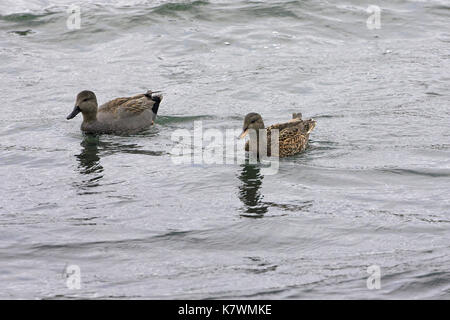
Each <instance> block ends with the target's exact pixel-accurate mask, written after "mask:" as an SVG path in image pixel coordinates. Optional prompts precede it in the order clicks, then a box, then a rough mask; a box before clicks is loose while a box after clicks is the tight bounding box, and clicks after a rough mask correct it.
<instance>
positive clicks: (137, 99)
mask: <svg viewBox="0 0 450 320" xmlns="http://www.w3.org/2000/svg"><path fill="white" fill-rule="evenodd" d="M154 104H155V101H153V100H152V99H151V96H150V97H149V96H147V95H145V94H139V95H136V96H133V97H125V98H117V99H114V100H111V101H109V102H107V103H105V104H103V105H102V106H101V107H100V108H99V112H106V113H109V114H112V115H114V116H116V117H117V116H119V115H121V116H123V115H127V116H133V115H139V114H140V113H142V112H143V111H145V110H148V109H152V107H153V105H154Z"/></svg>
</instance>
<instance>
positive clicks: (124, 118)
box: [67, 90, 162, 134]
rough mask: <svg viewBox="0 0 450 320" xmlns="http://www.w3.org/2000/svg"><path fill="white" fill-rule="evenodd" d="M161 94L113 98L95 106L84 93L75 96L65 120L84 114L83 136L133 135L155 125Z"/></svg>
mask: <svg viewBox="0 0 450 320" xmlns="http://www.w3.org/2000/svg"><path fill="white" fill-rule="evenodd" d="M159 92H160V91H155V92H152V91H151V90H148V91H147V92H146V93H143V94H138V95H136V96H132V97H125V98H116V99H114V100H111V101H108V102H106V103H104V104H102V105H101V106H100V107H98V103H97V97H96V95H95V93H94V92H92V91H90V90H84V91H81V92H80V93H78V95H77V98H76V102H75V107H74V108H73V111H72V112H71V113H70V114H69V115H68V116H67V120H70V119H73V118H75V117H76V116H77V115H78V114H79V113H81V114H82V115H83V122H82V123H81V131H83V132H85V133H94V134H102V133H133V132H138V131H140V130H143V129H146V128H148V127H150V126H152V125H153V124H154V123H155V119H156V115H157V113H158V108H159V105H160V103H161V100H162V95H161V94H157V93H159Z"/></svg>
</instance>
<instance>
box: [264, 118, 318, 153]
mask: <svg viewBox="0 0 450 320" xmlns="http://www.w3.org/2000/svg"><path fill="white" fill-rule="evenodd" d="M315 126H316V122H315V121H314V120H312V119H309V120H301V119H293V120H291V121H289V122H285V123H280V124H275V125H272V126H270V127H268V128H267V147H268V149H269V152H270V147H271V131H272V130H274V129H277V130H279V139H278V140H279V154H278V156H279V157H281V158H282V157H288V156H292V155H294V154H297V153H300V152H302V151H304V150H305V149H306V147H307V146H308V141H309V133H310V132H311V131H312V130H313V129H314V127H315ZM270 154H271V152H270Z"/></svg>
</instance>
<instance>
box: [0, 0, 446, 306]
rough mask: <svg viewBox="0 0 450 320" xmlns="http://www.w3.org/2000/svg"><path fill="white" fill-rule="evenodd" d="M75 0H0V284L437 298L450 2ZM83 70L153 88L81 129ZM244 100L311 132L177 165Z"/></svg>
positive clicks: (127, 295)
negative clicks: (254, 158)
mask: <svg viewBox="0 0 450 320" xmlns="http://www.w3.org/2000/svg"><path fill="white" fill-rule="evenodd" d="M74 2H75V1H69V0H32V1H24V0H23V1H18V0H14V1H13V0H1V1H0V75H1V76H0V96H1V107H0V110H1V112H0V194H1V196H0V298H1V299H69V298H74V299H80V298H81V299H91V298H92V299H116V298H117V299H140V298H143V299H225V298H236V299H341V298H342V299H449V298H450V230H449V229H450V200H449V198H450V197H449V194H450V130H449V124H450V107H449V105H450V104H449V102H450V90H449V88H450V86H449V84H450V71H449V70H450V59H449V58H450V2H449V1H436V0H431V1H418V0H417V1H414V0H395V1H387V0H380V1H375V0H374V1H369V2H364V1H356V0H337V1H326V0H317V1H312V0H305V1H294V0H292V1H284V0H276V1H268V0H267V1H265V0H263V1H250V0H245V1H244V0H236V1H231V0H214V1H175V0H173V1H172V0H171V1H162V0H159V1H151V0H147V1H146V0H133V1H121V0H111V1H106V0H93V1H87V0H84V1H77V4H78V5H79V6H80V9H81V11H80V28H79V29H76V28H75V29H74V28H69V26H70V24H69V25H68V22H67V21H68V19H69V17H70V15H71V12H70V11H68V8H69V6H70V5H71V4H73V3H74ZM370 5H375V6H378V7H379V8H380V12H379V13H380V15H379V18H380V19H379V22H380V24H379V25H378V28H373V27H374V26H375V25H374V24H370V23H369V22H370V21H372V22H373V21H374V20H370V17H371V15H372V14H373V13H370V12H368V11H367V8H368V7H369V6H370ZM368 19H369V22H368ZM84 89H90V90H93V91H94V92H95V93H96V94H97V97H98V100H99V101H100V102H106V101H108V100H110V99H113V98H116V97H121V96H130V95H134V94H138V93H143V92H145V91H146V90H147V89H153V90H163V92H164V100H163V101H162V103H161V107H160V109H159V113H158V115H159V118H158V119H157V121H156V125H155V126H153V127H152V128H150V129H149V130H147V131H145V132H142V133H139V134H135V135H101V136H96V137H94V136H88V135H83V134H82V133H81V131H80V128H79V127H80V123H81V119H80V118H81V117H77V118H75V119H73V120H71V121H66V120H65V117H66V116H67V115H68V114H69V113H70V111H71V110H72V108H73V105H74V102H75V96H76V94H77V93H78V92H79V91H81V90H84ZM248 112H258V113H260V114H261V115H262V116H263V118H264V121H265V123H266V124H272V123H278V122H281V121H286V120H288V119H289V118H290V117H291V114H292V113H293V112H302V113H303V116H304V117H305V118H310V117H312V118H314V119H315V120H316V121H317V126H316V128H315V130H314V131H313V132H312V134H311V137H310V145H309V148H308V149H307V150H306V151H305V152H304V153H302V154H299V155H297V156H293V157H289V158H284V159H282V160H281V161H280V163H279V171H278V173H277V174H274V175H268V174H264V173H263V170H262V168H261V165H255V164H245V163H244V164H242V163H235V164H223V165H219V164H214V165H208V164H205V163H202V164H195V163H181V164H179V163H175V162H174V156H173V155H172V154H171V150H172V148H173V147H174V145H175V143H176V142H174V141H173V138H172V134H173V132H176V131H177V130H178V129H183V130H188V131H189V132H191V131H192V130H193V128H194V123H195V122H196V121H201V123H202V126H203V129H204V130H206V129H218V130H222V131H224V130H226V129H228V128H234V129H237V130H238V129H240V128H241V127H242V120H243V117H244V115H245V114H246V113H248ZM68 266H77V267H78V268H79V269H78V270H79V273H77V276H79V278H78V279H79V280H80V281H79V284H80V286H79V287H74V286H71V285H70V281H69V280H71V279H73V278H71V277H72V276H73V275H74V274H70V273H68V272H67V270H68ZM370 266H375V267H377V268H379V270H380V287H379V289H377V288H373V287H370V286H368V281H369V282H370V279H371V278H370V277H372V276H373V274H371V273H370V272H368V268H369V267H370ZM372 279H373V278H372Z"/></svg>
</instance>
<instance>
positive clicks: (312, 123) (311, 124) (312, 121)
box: [307, 119, 316, 134]
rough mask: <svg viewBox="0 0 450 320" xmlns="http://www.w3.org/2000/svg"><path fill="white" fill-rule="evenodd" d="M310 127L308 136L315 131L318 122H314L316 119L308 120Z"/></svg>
mask: <svg viewBox="0 0 450 320" xmlns="http://www.w3.org/2000/svg"><path fill="white" fill-rule="evenodd" d="M308 125H309V127H308V132H307V134H309V133H310V132H311V131H313V130H314V128H315V127H316V120H314V119H309V120H308Z"/></svg>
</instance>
